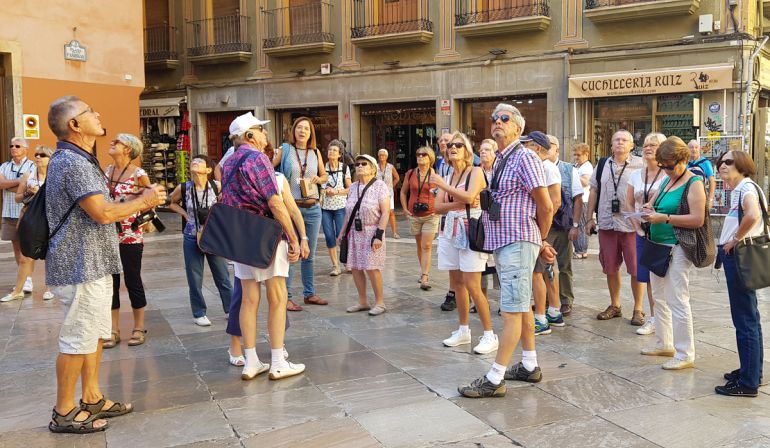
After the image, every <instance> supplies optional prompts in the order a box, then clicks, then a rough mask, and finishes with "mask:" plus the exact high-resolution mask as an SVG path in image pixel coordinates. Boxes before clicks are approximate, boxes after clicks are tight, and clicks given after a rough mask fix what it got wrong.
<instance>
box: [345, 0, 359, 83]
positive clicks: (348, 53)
mask: <svg viewBox="0 0 770 448" xmlns="http://www.w3.org/2000/svg"><path fill="white" fill-rule="evenodd" d="M354 1H355V0H342V1H341V2H340V10H341V11H340V13H341V14H342V31H341V33H342V35H341V36H340V40H341V42H342V59H341V60H340V68H344V69H353V70H356V69H359V68H361V64H359V63H358V61H357V60H356V47H355V45H353V42H351V41H350V29H351V28H353V10H354V6H353V2H354Z"/></svg>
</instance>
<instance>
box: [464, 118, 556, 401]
mask: <svg viewBox="0 0 770 448" xmlns="http://www.w3.org/2000/svg"><path fill="white" fill-rule="evenodd" d="M524 124H525V122H524V117H522V116H521V113H520V112H519V110H518V109H516V108H515V107H513V106H511V105H509V104H498V105H497V107H496V108H495V111H494V113H493V114H492V137H493V138H494V139H495V141H496V142H497V146H498V147H499V148H502V150H501V151H499V152H498V154H497V160H496V161H495V166H494V171H493V175H492V180H491V182H490V184H489V190H488V191H487V192H482V196H486V197H482V209H483V210H484V213H483V214H482V222H483V224H484V229H485V234H486V241H485V243H484V246H485V249H487V250H494V253H495V263H496V265H497V273H498V275H499V276H500V309H501V311H502V316H503V334H502V336H501V337H500V347H499V348H498V350H497V356H496V357H495V362H494V363H493V364H492V368H491V369H490V370H489V372H488V373H487V374H486V375H484V376H482V377H481V378H477V379H475V380H473V382H471V383H470V384H468V385H465V386H460V387H459V388H458V392H460V394H461V395H464V396H466V397H469V398H482V397H502V396H504V395H505V392H506V387H505V380H518V381H528V382H538V381H540V379H541V373H540V368H539V367H537V357H536V355H535V322H534V316H533V315H532V309H531V308H530V305H529V303H530V298H531V297H532V271H533V269H534V268H535V262H536V261H537V258H538V257H540V258H541V259H542V260H543V262H544V263H553V262H554V260H555V256H556V252H555V251H554V250H553V247H551V245H550V244H548V242H547V241H546V240H545V236H546V235H548V231H549V229H550V227H551V219H552V218H553V212H554V210H553V204H552V203H551V199H550V197H549V196H548V190H547V188H546V182H545V174H544V171H543V164H542V162H541V161H540V158H538V156H537V154H535V152H534V151H532V150H531V149H527V148H525V147H523V146H522V145H521V143H520V142H519V137H520V136H521V133H522V131H523V130H524ZM487 193H488V194H487ZM520 337H521V339H522V350H523V351H522V362H519V363H518V364H516V365H514V366H513V367H511V368H510V369H508V370H506V367H507V365H508V362H509V361H510V359H511V356H513V352H514V350H515V349H516V346H517V345H518V343H519V338H520ZM527 366H529V367H527Z"/></svg>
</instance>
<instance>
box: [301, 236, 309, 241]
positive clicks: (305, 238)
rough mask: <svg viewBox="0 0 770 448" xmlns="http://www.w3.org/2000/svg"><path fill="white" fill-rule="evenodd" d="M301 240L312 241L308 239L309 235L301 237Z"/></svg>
mask: <svg viewBox="0 0 770 448" xmlns="http://www.w3.org/2000/svg"><path fill="white" fill-rule="evenodd" d="M300 239H301V240H304V241H310V238H308V237H307V235H306V236H303V237H300Z"/></svg>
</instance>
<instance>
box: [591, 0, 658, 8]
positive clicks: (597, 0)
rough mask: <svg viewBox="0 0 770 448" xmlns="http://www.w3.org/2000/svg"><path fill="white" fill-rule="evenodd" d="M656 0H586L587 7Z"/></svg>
mask: <svg viewBox="0 0 770 448" xmlns="http://www.w3.org/2000/svg"><path fill="white" fill-rule="evenodd" d="M651 1H654V0H586V9H596V8H603V7H605V6H621V5H630V4H632V3H650V2H651Z"/></svg>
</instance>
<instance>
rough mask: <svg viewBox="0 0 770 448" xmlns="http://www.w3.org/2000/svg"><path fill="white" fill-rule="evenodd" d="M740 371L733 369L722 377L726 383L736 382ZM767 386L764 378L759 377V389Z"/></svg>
mask: <svg viewBox="0 0 770 448" xmlns="http://www.w3.org/2000/svg"><path fill="white" fill-rule="evenodd" d="M740 372H741V369H735V370H733V371H732V372H727V373H725V374H724V377H725V379H726V380H727V381H736V382H737V381H738V376H739V375H740ZM762 386H767V382H766V381H765V378H764V377H761V376H760V377H759V387H762Z"/></svg>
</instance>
